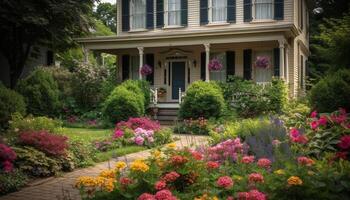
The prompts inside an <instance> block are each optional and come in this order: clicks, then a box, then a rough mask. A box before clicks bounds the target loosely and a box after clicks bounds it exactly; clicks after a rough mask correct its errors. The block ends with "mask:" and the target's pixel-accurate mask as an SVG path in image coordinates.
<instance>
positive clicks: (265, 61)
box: [255, 56, 270, 69]
mask: <svg viewBox="0 0 350 200" xmlns="http://www.w3.org/2000/svg"><path fill="white" fill-rule="evenodd" d="M255 67H257V68H262V69H267V68H269V67H270V59H269V57H267V56H258V57H257V58H256V61H255Z"/></svg>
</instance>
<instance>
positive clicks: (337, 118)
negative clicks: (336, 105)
mask: <svg viewBox="0 0 350 200" xmlns="http://www.w3.org/2000/svg"><path fill="white" fill-rule="evenodd" d="M331 119H332V121H334V122H336V123H338V124H341V123H343V122H345V121H346V119H347V114H346V110H345V109H343V108H340V109H339V114H336V113H333V114H332V115H331Z"/></svg>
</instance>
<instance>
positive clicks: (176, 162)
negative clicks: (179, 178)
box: [170, 155, 188, 165]
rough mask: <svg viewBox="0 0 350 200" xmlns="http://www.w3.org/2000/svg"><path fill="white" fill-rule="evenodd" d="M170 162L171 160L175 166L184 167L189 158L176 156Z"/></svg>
mask: <svg viewBox="0 0 350 200" xmlns="http://www.w3.org/2000/svg"><path fill="white" fill-rule="evenodd" d="M170 160H171V163H172V164H174V165H182V164H185V163H186V162H187V161H188V158H186V157H184V156H179V155H176V156H172V157H171V158H170Z"/></svg>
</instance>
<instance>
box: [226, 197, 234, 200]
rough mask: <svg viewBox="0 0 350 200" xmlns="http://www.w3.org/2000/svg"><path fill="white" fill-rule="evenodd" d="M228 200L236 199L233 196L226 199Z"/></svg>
mask: <svg viewBox="0 0 350 200" xmlns="http://www.w3.org/2000/svg"><path fill="white" fill-rule="evenodd" d="M226 200H234V198H233V197H232V196H229V197H227V198H226Z"/></svg>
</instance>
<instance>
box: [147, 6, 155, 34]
mask: <svg viewBox="0 0 350 200" xmlns="http://www.w3.org/2000/svg"><path fill="white" fill-rule="evenodd" d="M146 13H147V18H146V26H147V29H153V28H154V20H153V19H154V8H153V0H147V2H146Z"/></svg>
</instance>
